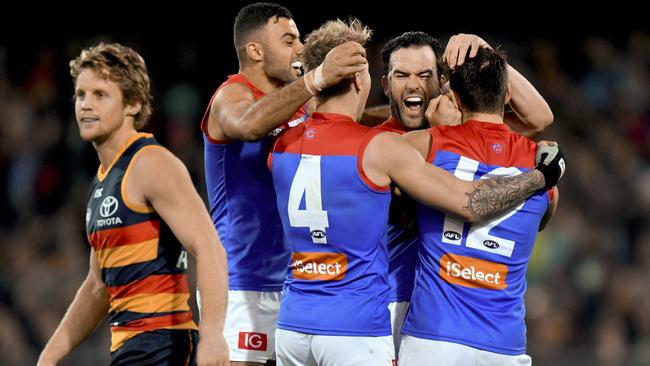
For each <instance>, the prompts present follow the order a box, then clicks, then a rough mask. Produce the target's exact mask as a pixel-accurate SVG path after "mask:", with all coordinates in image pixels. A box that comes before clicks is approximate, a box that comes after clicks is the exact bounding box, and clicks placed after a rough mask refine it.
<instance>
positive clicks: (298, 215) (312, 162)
mask: <svg viewBox="0 0 650 366" xmlns="http://www.w3.org/2000/svg"><path fill="white" fill-rule="evenodd" d="M303 197H305V209H304V210H301V209H300V202H301V201H302V198H303ZM287 211H288V214H289V224H290V225H291V226H293V227H308V228H309V232H310V235H311V239H312V241H313V242H314V243H316V244H327V233H326V231H325V229H326V228H328V227H329V220H328V218H327V211H323V200H322V198H321V179H320V156H318V155H307V154H303V155H302V156H301V157H300V164H299V165H298V169H297V170H296V175H295V176H294V177H293V182H291V190H290V191H289V204H288V206H287Z"/></svg>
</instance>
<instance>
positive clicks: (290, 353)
mask: <svg viewBox="0 0 650 366" xmlns="http://www.w3.org/2000/svg"><path fill="white" fill-rule="evenodd" d="M275 339H276V342H275V351H276V355H277V365H278V366H359V365H372V366H392V365H394V364H395V352H394V350H393V337H391V336H384V337H351V336H325V335H313V334H304V333H299V332H294V331H290V330H285V329H277V330H276V331H275Z"/></svg>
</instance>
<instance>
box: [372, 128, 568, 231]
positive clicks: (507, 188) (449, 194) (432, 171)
mask: <svg viewBox="0 0 650 366" xmlns="http://www.w3.org/2000/svg"><path fill="white" fill-rule="evenodd" d="M424 134H427V132H426V131H414V132H411V133H409V134H407V135H405V137H402V136H400V135H398V134H395V133H392V132H385V133H381V134H379V135H377V136H376V137H374V138H373V139H372V140H371V141H370V142H369V143H368V146H367V147H366V150H365V153H364V157H363V170H364V171H365V173H366V174H367V176H368V178H369V179H370V180H371V181H372V182H374V183H375V184H377V185H379V186H388V185H389V184H390V182H395V183H396V184H397V185H398V186H400V188H402V189H403V190H404V191H406V193H407V194H408V195H409V196H411V197H413V198H415V199H416V200H418V201H420V202H421V203H423V204H425V205H427V206H430V207H434V208H438V209H441V210H444V211H447V212H449V213H452V214H455V215H458V216H459V217H460V218H462V219H463V220H465V221H467V222H476V221H482V220H485V219H488V218H490V217H493V216H495V215H497V214H499V213H500V212H503V211H505V210H507V209H510V208H511V207H513V206H514V205H515V204H517V203H519V202H521V201H522V200H524V199H525V198H527V197H528V196H530V195H531V194H533V193H534V192H536V191H538V190H540V189H542V188H544V187H551V186H555V184H557V182H558V181H559V179H560V177H561V175H562V174H563V168H561V167H560V166H559V163H558V161H559V160H560V157H561V153H560V152H559V151H557V152H556V159H553V161H552V162H551V163H550V166H548V169H546V167H542V169H543V170H545V172H542V171H541V170H538V169H533V170H530V171H528V172H525V173H523V174H520V175H517V176H513V177H499V178H492V179H486V180H480V181H462V180H459V179H458V178H456V177H454V176H453V175H451V174H449V173H448V172H446V171H444V170H442V169H438V168H435V167H433V166H431V165H430V164H428V163H427V162H426V160H424V158H423V157H422V155H421V154H420V152H419V151H418V150H416V149H415V148H414V146H413V145H412V144H414V142H413V141H410V140H409V139H411V138H413V137H412V136H416V137H419V136H422V137H420V138H428V137H426V136H424ZM427 135H428V134H427ZM425 146H427V148H428V146H429V142H428V140H427V141H426V145H425ZM556 149H557V147H556Z"/></svg>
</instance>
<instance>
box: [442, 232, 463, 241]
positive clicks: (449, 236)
mask: <svg viewBox="0 0 650 366" xmlns="http://www.w3.org/2000/svg"><path fill="white" fill-rule="evenodd" d="M443 235H444V236H445V238H447V239H449V240H460V234H459V233H457V232H455V231H445V233H444V234H443Z"/></svg>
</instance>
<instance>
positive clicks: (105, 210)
mask: <svg viewBox="0 0 650 366" xmlns="http://www.w3.org/2000/svg"><path fill="white" fill-rule="evenodd" d="M118 206H119V203H118V202H117V199H116V198H115V197H113V196H108V197H106V198H104V200H103V201H102V205H101V207H99V214H100V215H102V217H110V216H113V214H114V213H115V211H117V207H118Z"/></svg>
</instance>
